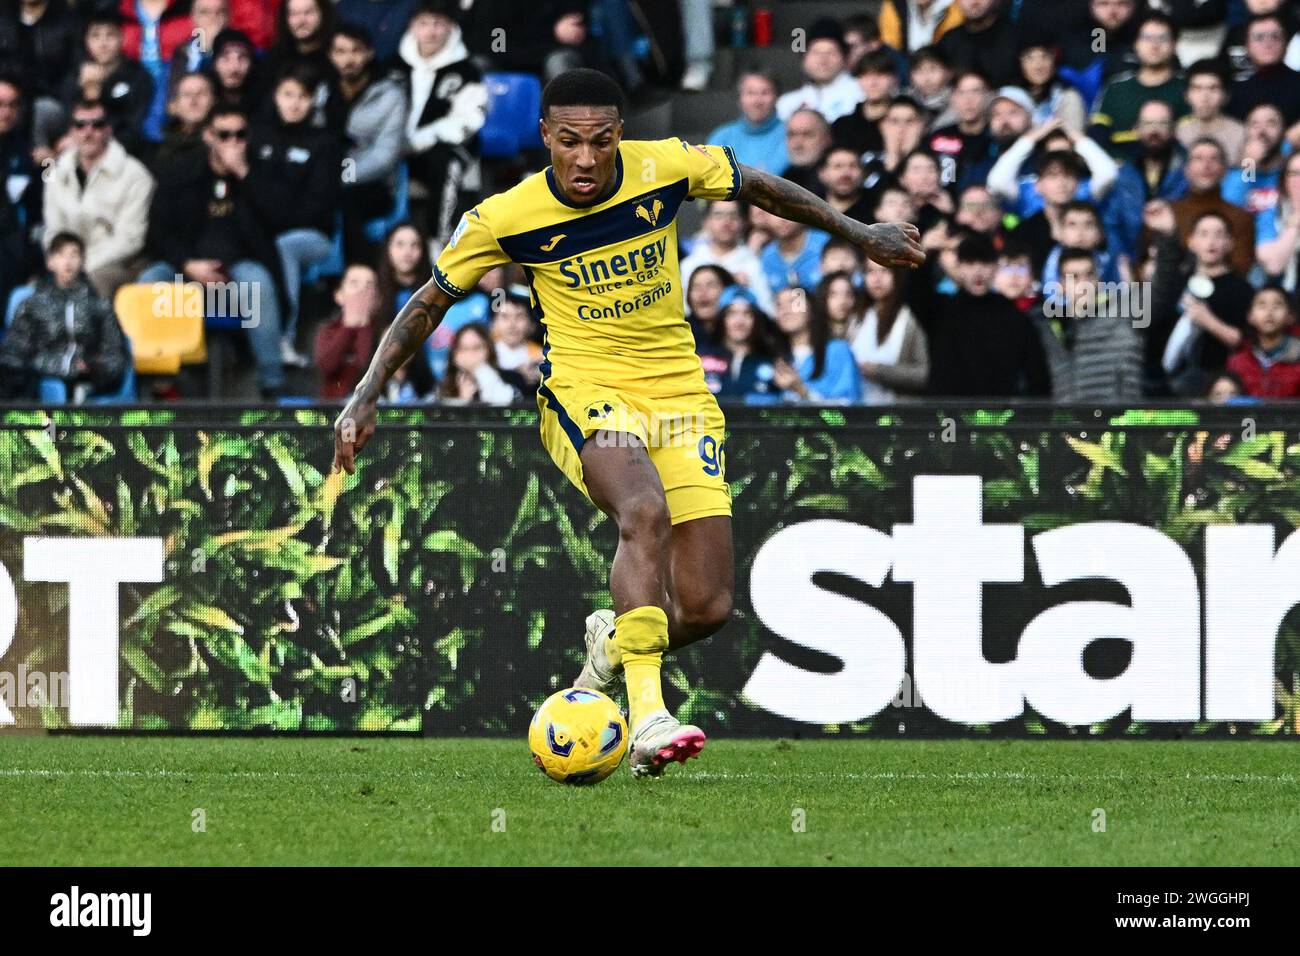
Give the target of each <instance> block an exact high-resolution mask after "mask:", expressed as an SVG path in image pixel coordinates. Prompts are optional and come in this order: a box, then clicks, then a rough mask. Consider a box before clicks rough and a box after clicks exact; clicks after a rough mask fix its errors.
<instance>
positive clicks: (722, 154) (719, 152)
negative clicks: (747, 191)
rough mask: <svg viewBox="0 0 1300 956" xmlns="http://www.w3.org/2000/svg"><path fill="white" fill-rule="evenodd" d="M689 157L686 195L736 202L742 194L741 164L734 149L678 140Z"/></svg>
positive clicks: (687, 161) (687, 157) (687, 158)
mask: <svg viewBox="0 0 1300 956" xmlns="http://www.w3.org/2000/svg"><path fill="white" fill-rule="evenodd" d="M677 142H678V143H680V144H681V149H682V151H683V152H684V154H685V162H686V177H687V179H688V181H689V182H690V187H689V188H688V190H687V192H686V194H687V195H688V196H692V197H694V198H696V199H735V198H736V196H737V195H738V194H739V193H740V164H739V163H737V162H736V154H735V153H733V152H732V151H731V147H730V146H698V145H696V144H695V143H688V142H686V141H685V140H680V139H679V140H678V141H677Z"/></svg>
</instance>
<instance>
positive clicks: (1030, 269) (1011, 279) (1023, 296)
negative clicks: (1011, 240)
mask: <svg viewBox="0 0 1300 956" xmlns="http://www.w3.org/2000/svg"><path fill="white" fill-rule="evenodd" d="M993 291H995V292H997V293H998V295H1000V296H1002V297H1004V298H1005V299H1007V300H1008V301H1009V302H1010V303H1011V304H1012V305H1014V306H1015V307H1016V308H1017V309H1019V310H1020V311H1021V312H1024V313H1026V314H1028V312H1029V310H1030V309H1032V308H1033V307H1034V305H1035V304H1036V303H1037V302H1038V282H1037V281H1036V280H1035V278H1034V264H1033V263H1032V262H1031V261H1030V256H1029V250H1027V249H1025V248H1023V247H1020V246H1015V245H1012V246H1008V247H1007V248H1005V249H1003V250H1002V251H1001V253H1000V254H999V255H998V271H997V273H996V274H995V275H994V276H993Z"/></svg>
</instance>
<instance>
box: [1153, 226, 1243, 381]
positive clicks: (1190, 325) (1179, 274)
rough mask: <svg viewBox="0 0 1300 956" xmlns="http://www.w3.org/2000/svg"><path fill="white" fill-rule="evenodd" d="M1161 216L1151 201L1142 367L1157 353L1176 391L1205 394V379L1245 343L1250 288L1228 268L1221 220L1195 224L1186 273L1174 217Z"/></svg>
mask: <svg viewBox="0 0 1300 956" xmlns="http://www.w3.org/2000/svg"><path fill="white" fill-rule="evenodd" d="M1166 213H1167V210H1166V211H1162V210H1161V209H1160V208H1159V207H1157V206H1155V205H1154V204H1153V206H1152V207H1149V208H1148V210H1147V228H1148V229H1149V230H1150V231H1151V233H1152V234H1153V235H1154V236H1156V240H1155V243H1156V249H1157V255H1156V264H1155V274H1154V276H1153V277H1152V282H1151V287H1152V288H1151V313H1152V314H1151V327H1150V328H1149V329H1148V332H1147V340H1148V351H1147V364H1148V369H1149V374H1150V372H1151V371H1154V368H1153V367H1152V361H1151V360H1152V358H1153V357H1154V356H1155V355H1159V356H1160V366H1162V367H1163V370H1164V372H1165V373H1166V374H1167V375H1168V380H1169V383H1170V388H1171V389H1172V390H1173V393H1174V394H1175V395H1181V396H1186V397H1191V396H1196V395H1201V394H1203V393H1204V391H1205V385H1206V382H1207V381H1208V380H1209V376H1210V375H1211V374H1212V373H1213V372H1214V371H1215V370H1217V369H1220V368H1223V367H1224V365H1225V363H1226V362H1227V360H1228V356H1229V355H1231V354H1232V353H1233V352H1235V351H1236V350H1237V348H1238V347H1239V346H1240V345H1241V343H1242V340H1243V339H1244V338H1245V330H1246V314H1247V312H1248V311H1249V309H1250V302H1251V296H1252V290H1251V287H1250V283H1248V282H1247V281H1246V280H1245V279H1243V278H1242V277H1241V276H1239V275H1236V274H1235V273H1233V272H1232V269H1231V266H1230V265H1229V263H1230V261H1231V259H1230V256H1231V254H1232V245H1233V242H1234V239H1235V237H1234V236H1233V234H1232V227H1231V226H1230V225H1229V224H1228V221H1227V220H1226V219H1224V218H1223V217H1222V216H1219V215H1217V214H1216V213H1212V212H1207V213H1204V214H1203V215H1202V216H1201V217H1200V218H1199V219H1197V220H1196V222H1195V224H1194V225H1193V227H1192V234H1191V237H1190V238H1189V239H1188V243H1187V248H1188V250H1189V251H1190V252H1191V253H1192V255H1193V257H1194V266H1193V268H1192V270H1191V273H1190V275H1189V274H1188V273H1186V272H1184V271H1183V269H1182V268H1181V263H1180V260H1181V259H1182V249H1181V247H1180V246H1179V245H1178V240H1177V238H1175V236H1174V228H1175V224H1174V222H1173V215H1172V213H1167V214H1166ZM1247 241H1249V239H1247Z"/></svg>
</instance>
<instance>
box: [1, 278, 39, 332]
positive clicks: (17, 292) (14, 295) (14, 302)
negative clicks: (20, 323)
mask: <svg viewBox="0 0 1300 956" xmlns="http://www.w3.org/2000/svg"><path fill="white" fill-rule="evenodd" d="M35 291H36V286H35V285H31V284H28V285H20V286H16V287H15V288H14V290H13V291H12V292H10V293H9V305H8V306H7V307H6V308H5V328H6V329H7V328H9V326H10V325H11V324H13V321H14V316H15V315H17V314H18V307H19V306H20V305H22V304H23V302H25V301H26V300H27V299H29V298H31V294H32V293H33V292H35Z"/></svg>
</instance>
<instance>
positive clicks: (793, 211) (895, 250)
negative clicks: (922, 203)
mask: <svg viewBox="0 0 1300 956" xmlns="http://www.w3.org/2000/svg"><path fill="white" fill-rule="evenodd" d="M740 175H741V185H740V194H739V195H738V196H737V198H738V199H741V200H743V201H744V202H748V203H753V204H754V205H755V206H757V207H758V208H760V209H766V210H767V211H768V212H770V213H772V214H773V215H775V216H780V217H781V218H782V219H789V220H790V221H791V222H801V223H803V224H804V225H807V226H813V227H814V228H816V229H824V230H825V231H826V232H829V233H833V234H834V235H837V236H840V237H841V238H844V239H847V240H848V241H849V242H851V243H853V244H854V245H855V246H857V247H858V248H860V249H861V250H862V251H863V252H865V253H866V254H867V255H868V256H870V257H871V258H872V259H874V260H875V261H876V262H879V263H880V264H881V265H884V266H889V267H890V268H898V267H900V266H906V267H908V268H913V267H915V266H919V265H920V264H921V263H923V262H925V252H924V251H923V250H922V249H921V233H920V231H919V230H918V229H917V228H916V227H915V226H914V225H912V224H911V223H910V222H878V223H874V224H872V225H868V224H866V223H862V222H858V221H857V220H856V219H850V218H849V217H848V216H846V215H844V214H843V213H842V212H839V211H837V210H836V209H834V208H833V207H832V206H831V205H830V204H829V203H827V202H826V201H825V200H824V199H819V198H818V197H816V196H814V195H813V194H812V193H810V192H809V191H808V190H806V189H804V188H803V187H802V186H798V185H796V184H794V183H792V182H790V180H788V179H782V178H781V177H780V176H773V175H772V174H771V173H765V172H763V171H762V170H760V169H754V168H753V167H751V166H741V167H740Z"/></svg>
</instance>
